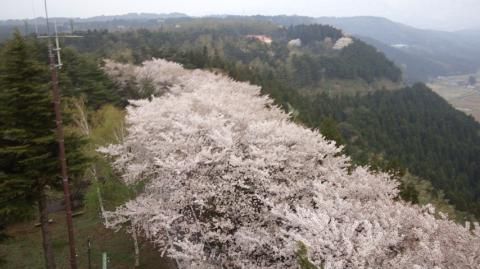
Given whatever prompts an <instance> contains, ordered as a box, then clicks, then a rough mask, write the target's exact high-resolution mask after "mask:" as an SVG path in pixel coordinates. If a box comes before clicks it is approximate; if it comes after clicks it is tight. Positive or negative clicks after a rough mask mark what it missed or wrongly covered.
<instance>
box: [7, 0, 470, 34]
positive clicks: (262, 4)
mask: <svg viewBox="0 0 480 269" xmlns="http://www.w3.org/2000/svg"><path fill="white" fill-rule="evenodd" d="M48 3H49V12H50V16H60V17H91V16H98V15H119V14H125V13H129V12H149V13H168V12H182V13H186V14H188V15H193V16H203V15H212V14H237V15H255V14H262V15H279V14H286V15H293V14H296V15H306V16H315V17H319V16H338V17H343V16H359V15H372V16H381V17H386V18H389V19H392V20H394V21H398V22H402V23H405V24H409V25H412V26H416V27H421V28H430V29H441V30H457V29H463V28H477V27H478V28H480V0H310V1H307V0H294V1H292V0H204V1H199V0H48ZM43 14H44V13H43V0H0V19H23V18H32V17H34V15H35V16H36V17H38V16H43Z"/></svg>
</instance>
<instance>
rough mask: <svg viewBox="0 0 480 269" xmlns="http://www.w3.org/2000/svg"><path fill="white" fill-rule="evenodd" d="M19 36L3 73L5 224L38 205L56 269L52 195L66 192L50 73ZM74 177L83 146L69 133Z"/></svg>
mask: <svg viewBox="0 0 480 269" xmlns="http://www.w3.org/2000/svg"><path fill="white" fill-rule="evenodd" d="M35 56H36V53H35V51H34V48H33V46H31V45H30V44H29V43H28V42H27V41H26V40H24V39H23V38H22V37H21V35H20V34H19V33H18V32H17V33H15V34H14V37H13V39H12V40H10V41H8V42H7V43H6V45H5V48H4V51H3V55H2V60H3V62H2V63H1V67H0V74H1V75H0V85H1V86H0V87H1V90H0V179H1V181H0V201H1V202H2V204H1V205H0V217H1V218H0V219H2V220H3V221H4V222H5V224H8V223H10V222H11V221H14V220H15V219H17V218H18V217H23V216H25V215H26V213H27V212H30V210H29V209H30V208H31V207H32V206H33V205H34V203H35V202H37V205H38V209H39V214H40V222H41V224H42V225H41V228H42V237H43V248H44V252H45V261H46V267H47V268H55V262H54V258H53V250H52V246H51V240H50V234H49V229H48V212H47V194H46V190H47V189H49V188H55V187H58V186H61V180H59V179H58V177H57V176H58V171H59V164H58V159H57V158H58V146H57V141H56V139H55V133H54V130H55V121H54V118H55V117H54V113H53V107H52V100H51V95H50V91H49V84H48V83H47V80H48V78H49V75H48V69H47V68H46V66H43V65H41V64H40V63H39V62H38V61H36V60H35V59H37V57H35ZM65 143H66V147H67V153H68V155H67V159H68V160H69V165H70V172H71V173H73V174H76V173H79V172H81V171H82V170H83V167H84V165H83V164H84V163H85V161H86V159H85V158H84V157H83V155H82V153H81V151H80V149H81V147H82V145H83V140H82V139H81V138H80V137H77V136H75V135H74V134H73V133H71V132H68V131H67V132H66V136H65Z"/></svg>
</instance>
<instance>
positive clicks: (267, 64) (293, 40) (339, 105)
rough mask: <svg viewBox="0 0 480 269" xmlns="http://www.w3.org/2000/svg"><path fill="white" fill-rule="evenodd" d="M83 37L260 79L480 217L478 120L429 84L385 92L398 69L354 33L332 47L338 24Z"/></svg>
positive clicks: (309, 121) (82, 42) (81, 43)
mask: <svg viewBox="0 0 480 269" xmlns="http://www.w3.org/2000/svg"><path fill="white" fill-rule="evenodd" d="M79 34H82V35H83V36H84V38H82V39H78V40H66V41H65V42H68V43H67V44H68V45H70V46H73V47H75V48H76V49H78V50H80V51H83V52H89V53H94V54H95V55H97V56H99V57H105V58H110V59H114V60H117V61H120V62H131V63H137V64H139V63H141V62H142V61H143V60H145V59H150V58H152V57H157V58H165V59H168V60H172V61H176V62H180V63H182V64H184V66H185V67H187V68H210V69H213V70H216V71H217V72H225V73H227V74H229V75H230V76H232V77H234V78H235V79H237V80H240V81H250V82H251V83H254V84H257V85H261V86H262V91H263V93H267V94H269V95H270V96H272V97H273V98H274V99H275V101H276V102H277V103H278V104H279V105H281V106H282V107H283V108H284V109H286V110H288V111H289V112H291V113H292V116H293V117H295V118H296V120H298V121H300V122H302V123H304V124H306V125H307V126H309V127H311V128H320V130H321V131H322V133H324V134H325V135H326V136H327V137H328V138H330V139H335V140H336V141H337V142H339V143H344V144H345V145H346V151H347V152H348V153H349V154H350V155H351V156H352V157H353V159H354V161H355V162H356V163H360V164H366V163H367V164H372V165H374V167H378V168H380V169H385V170H391V169H394V170H397V171H403V172H402V173H400V175H401V176H408V175H410V174H413V175H417V176H422V177H423V178H424V179H426V180H428V181H430V182H431V184H433V186H434V187H435V189H434V191H433V193H432V194H431V195H432V196H434V197H437V198H439V199H441V198H442V197H444V194H445V197H446V198H447V199H448V200H450V202H451V203H453V204H454V205H455V206H456V208H457V210H461V211H464V212H467V213H470V214H475V215H476V216H480V188H479V186H480V176H479V173H480V172H479V171H480V166H479V164H480V149H479V145H480V137H479V132H480V126H479V124H478V123H476V122H475V121H474V120H473V119H472V118H471V117H468V116H467V115H465V114H463V113H461V112H458V111H456V110H455V109H454V108H453V107H451V106H450V105H448V104H447V103H446V102H445V101H444V100H442V99H441V98H440V97H439V96H437V95H436V94H434V93H433V92H431V91H430V90H429V89H428V88H426V87H425V86H424V85H416V86H415V87H413V88H406V89H403V90H400V91H384V90H382V89H395V88H400V87H401V74H400V70H399V69H398V68H397V67H396V66H395V65H394V64H393V63H392V62H390V61H388V60H387V59H386V58H385V57H384V55H383V54H381V53H379V52H378V51H377V50H376V49H374V48H373V47H371V46H369V45H367V44H365V43H363V42H361V41H359V40H357V39H355V38H353V39H352V41H353V43H351V44H349V45H348V46H345V47H343V48H340V49H334V48H333V47H334V46H335V44H336V43H337V41H338V40H340V39H342V38H345V35H344V34H343V33H341V32H340V31H338V30H336V29H335V28H332V27H328V26H321V25H308V26H305V25H297V26H292V27H289V28H279V27H278V26H277V25H274V24H271V23H269V22H265V21H255V20H252V19H249V20H242V19H201V20H185V21H184V22H183V23H179V24H175V25H170V26H168V27H167V26H166V27H164V28H162V30H158V31H149V30H136V31H125V32H113V33H112V32H108V31H88V32H82V33H79ZM269 38H271V39H272V42H271V43H270V42H269ZM347 38H348V37H347ZM136 87H140V88H142V89H143V90H142V92H144V93H145V94H147V95H148V94H149V93H151V88H152V87H151V85H150V84H149V82H148V81H136V82H132V83H127V84H126V87H123V88H122V92H123V93H124V96H125V98H138V96H135V95H132V94H131V93H135V92H136V91H133V90H132V89H133V88H136ZM402 180H403V179H402ZM402 182H403V181H402ZM402 189H403V190H404V191H403V193H402V195H403V196H404V198H405V199H408V200H411V201H413V202H418V201H419V200H422V199H419V198H421V197H418V196H419V195H421V191H420V190H418V189H417V186H415V184H413V186H412V185H409V186H402ZM461 215H462V214H461ZM462 216H463V215H462Z"/></svg>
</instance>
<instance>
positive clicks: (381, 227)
mask: <svg viewBox="0 0 480 269" xmlns="http://www.w3.org/2000/svg"><path fill="white" fill-rule="evenodd" d="M108 68H109V70H110V71H115V72H123V73H127V72H129V71H131V70H134V73H135V74H138V75H139V76H140V77H144V76H145V75H147V74H150V75H151V76H152V85H153V93H154V94H155V93H156V94H157V95H160V97H152V98H150V99H149V100H148V99H144V100H137V101H134V102H132V106H130V107H128V108H127V111H128V114H127V120H126V121H127V126H128V129H127V135H126V137H125V139H124V140H123V142H122V143H119V144H114V145H110V146H108V147H104V148H101V149H100V151H101V152H103V153H105V154H107V156H109V157H111V158H112V159H113V166H114V167H115V168H116V170H117V171H119V172H120V173H121V177H122V180H123V182H124V183H125V184H126V185H127V186H130V187H131V188H133V189H138V187H137V186H142V191H140V192H139V193H138V195H137V196H136V198H135V199H132V200H130V201H128V202H126V203H125V204H124V205H123V206H120V207H118V208H117V209H116V210H115V211H113V212H108V213H107V214H106V216H107V219H108V221H107V225H108V226H109V227H111V228H115V229H118V228H122V227H124V225H126V227H131V228H127V229H129V230H130V229H131V230H133V231H134V232H139V233H141V234H142V235H145V236H146V237H147V238H149V239H150V240H152V241H153V242H154V243H155V245H156V246H157V247H158V248H159V251H160V252H161V253H164V254H165V255H167V256H169V257H171V258H173V259H175V261H176V263H177V265H179V267H181V268H212V267H228V268H298V266H299V263H300V264H303V265H304V266H305V264H309V267H304V268H326V269H333V268H364V267H366V266H369V267H373V268H435V267H438V268H453V267H457V268H475V267H476V266H477V265H478V264H479V262H480V256H479V255H478V249H479V247H480V234H479V231H480V227H478V225H477V224H475V229H474V230H470V227H469V225H468V224H467V226H466V227H463V226H461V225H458V224H455V223H454V222H452V221H449V220H447V219H445V216H442V215H441V217H440V219H436V217H435V215H434V214H433V213H434V209H433V208H432V207H430V206H427V207H424V208H420V207H418V206H412V205H409V204H407V203H405V202H403V201H396V197H397V195H398V189H397V186H398V184H397V182H396V181H395V180H392V179H391V178H390V177H389V176H388V175H387V174H384V173H375V172H370V171H368V169H366V168H365V167H352V166H351V164H350V161H349V158H347V157H346V156H345V155H343V154H342V153H341V149H340V148H338V147H336V146H335V144H334V143H333V142H332V141H327V140H325V139H324V137H322V136H321V135H320V133H319V132H318V131H312V130H310V129H307V128H305V127H302V126H300V125H297V124H295V123H293V122H291V120H290V119H289V115H288V114H286V113H284V112H282V111H281V109H280V108H279V107H277V106H275V105H274V104H273V100H271V99H270V98H268V97H266V96H262V95H261V92H260V88H259V87H258V86H254V85H250V84H249V83H241V82H236V81H233V80H232V79H230V78H228V77H226V76H223V75H215V74H213V73H210V72H206V71H201V70H193V71H190V70H185V69H183V68H182V67H181V66H180V65H178V64H175V63H172V62H166V61H164V60H155V59H154V60H152V61H148V62H144V63H143V65H142V66H138V67H132V66H129V65H118V64H116V63H109V67H108Z"/></svg>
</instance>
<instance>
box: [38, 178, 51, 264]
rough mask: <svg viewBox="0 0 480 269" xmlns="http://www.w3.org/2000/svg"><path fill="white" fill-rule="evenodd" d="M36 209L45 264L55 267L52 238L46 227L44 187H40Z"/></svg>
mask: <svg viewBox="0 0 480 269" xmlns="http://www.w3.org/2000/svg"><path fill="white" fill-rule="evenodd" d="M38 211H39V213H40V227H41V229H42V239H43V241H42V245H43V255H44V256H45V265H46V268H47V269H55V259H54V257H53V248H52V239H51V237H50V228H49V227H48V225H49V224H48V210H47V196H46V194H45V188H44V187H41V190H40V197H39V199H38Z"/></svg>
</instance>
